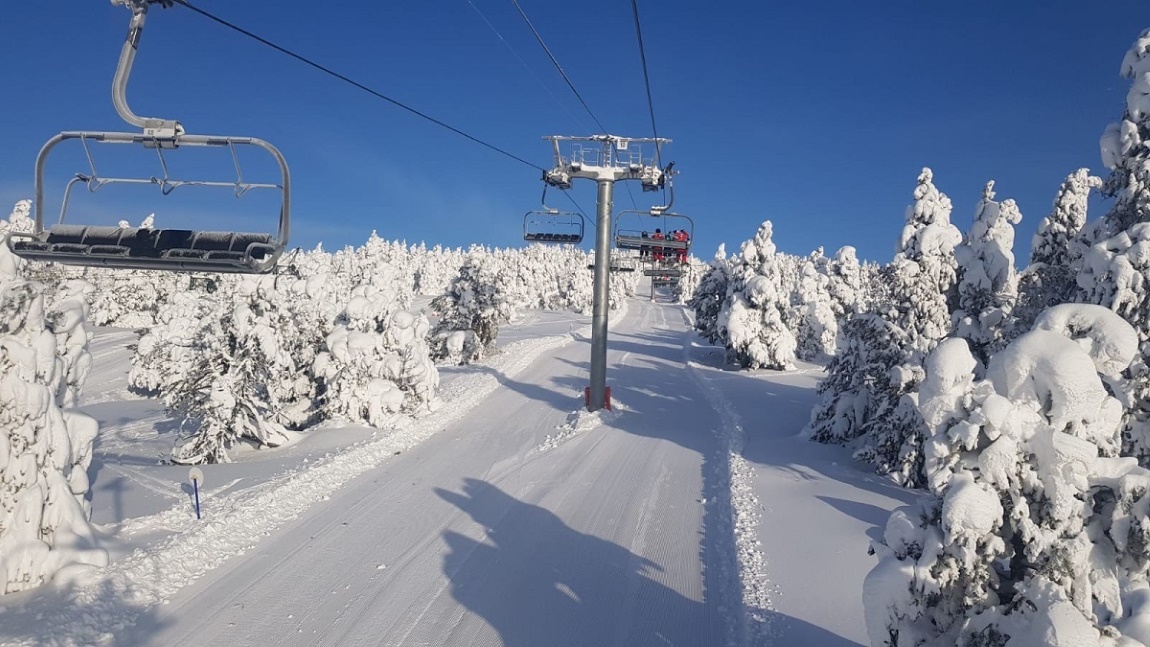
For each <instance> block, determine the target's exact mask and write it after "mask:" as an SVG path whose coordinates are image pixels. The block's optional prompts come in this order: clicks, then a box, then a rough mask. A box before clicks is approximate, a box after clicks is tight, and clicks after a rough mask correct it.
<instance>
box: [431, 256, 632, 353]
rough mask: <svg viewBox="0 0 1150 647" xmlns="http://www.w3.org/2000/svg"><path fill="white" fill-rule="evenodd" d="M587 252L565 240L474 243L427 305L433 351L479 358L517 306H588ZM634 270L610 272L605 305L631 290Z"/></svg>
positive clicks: (577, 308)
mask: <svg viewBox="0 0 1150 647" xmlns="http://www.w3.org/2000/svg"><path fill="white" fill-rule="evenodd" d="M594 262H595V256H594V254H588V253H586V252H584V251H582V250H580V249H578V248H575V247H570V246H562V247H546V246H543V245H531V246H529V247H527V248H525V249H521V250H495V251H494V252H491V251H488V250H485V249H483V248H478V247H473V248H472V249H471V252H470V253H469V254H468V256H467V257H466V259H465V260H464V262H463V264H462V265H461V266H460V268H459V270H458V272H457V274H456V276H455V278H453V279H452V280H451V282H450V284H449V285H448V287H447V290H446V291H445V292H444V294H442V295H440V296H438V297H436V299H435V300H434V301H432V303H431V308H432V310H433V311H435V312H436V313H437V314H438V316H439V321H438V322H437V323H436V325H435V327H434V328H433V330H432V331H431V337H430V343H431V347H432V357H434V358H435V359H436V360H440V361H445V362H448V363H455V364H466V363H470V362H473V361H477V360H479V359H482V358H483V356H484V355H485V354H487V353H488V352H489V351H490V350H491V349H492V347H493V344H494V342H495V337H496V336H497V335H498V334H499V326H500V325H501V324H503V323H506V322H508V321H510V320H511V318H512V317H513V316H514V314H515V312H516V311H517V310H519V309H522V308H532V309H541V310H574V311H576V312H590V311H591V307H592V297H593V284H592V272H591V270H590V269H588V266H589V265H593V264H594ZM637 282H638V277H637V276H636V275H635V274H634V273H621V274H613V275H612V276H611V282H610V286H611V292H610V295H609V300H610V304H609V305H610V307H611V308H616V307H618V306H619V305H620V304H621V303H622V299H623V298H625V297H626V296H628V295H633V294H634V293H635V285H636V283H637Z"/></svg>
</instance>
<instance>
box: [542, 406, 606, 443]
mask: <svg viewBox="0 0 1150 647" xmlns="http://www.w3.org/2000/svg"><path fill="white" fill-rule="evenodd" d="M613 409H614V410H613V411H608V410H607V409H600V410H598V411H594V412H591V411H587V410H586V409H577V410H575V411H572V412H571V413H569V414H567V420H566V421H565V422H564V423H563V424H562V425H559V427H558V429H559V432H558V433H555V434H551V435H550V436H547V438H545V439H544V440H543V442H542V443H540V445H539V450H540V451H549V450H552V449H555V448H556V447H558V446H560V445H562V444H563V443H565V442H567V441H568V440H571V439H572V438H574V437H575V436H578V435H579V434H581V433H584V432H587V431H591V430H592V429H597V428H599V427H604V426H606V425H609V424H611V423H612V422H614V421H615V420H616V419H617V418H618V417H619V416H620V414H621V412H620V411H619V409H618V408H617V407H615V406H613Z"/></svg>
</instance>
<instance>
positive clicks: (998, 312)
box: [953, 180, 1022, 363]
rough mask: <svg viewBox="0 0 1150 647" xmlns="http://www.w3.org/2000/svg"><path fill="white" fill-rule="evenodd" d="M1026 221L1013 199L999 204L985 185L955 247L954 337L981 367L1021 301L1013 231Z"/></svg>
mask: <svg viewBox="0 0 1150 647" xmlns="http://www.w3.org/2000/svg"><path fill="white" fill-rule="evenodd" d="M1021 220H1022V214H1021V213H1020V212H1019V211H1018V205H1016V204H1015V202H1014V200H1006V201H1005V202H1001V203H999V202H996V201H995V200H994V181H993V180H992V181H990V182H987V183H986V187H985V188H984V189H983V191H982V200H980V201H979V203H978V207H977V208H976V209H975V213H974V222H973V224H972V225H971V228H970V233H969V234H967V236H966V240H965V241H964V242H963V243H962V244H961V245H959V246H958V247H957V248H956V249H955V257H956V259H957V261H958V264H959V275H960V276H961V277H962V278H961V279H960V280H959V283H958V309H957V310H955V311H954V314H953V319H954V329H955V334H956V335H958V336H959V337H962V338H963V339H966V340H967V341H968V342H970V348H971V351H972V352H973V353H974V356H975V357H976V358H977V359H978V360H979V362H980V363H985V362H986V360H987V359H988V358H989V357H990V354H991V353H992V352H994V351H996V350H998V348H999V347H1000V345H1001V344H1002V340H1003V338H1004V337H1005V333H1006V329H1007V327H1008V324H1009V322H1010V313H1011V311H1012V309H1013V308H1014V304H1015V301H1016V300H1017V298H1018V276H1017V272H1016V271H1015V269H1014V227H1013V225H1017V224H1018V223H1019V222H1021Z"/></svg>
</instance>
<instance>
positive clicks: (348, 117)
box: [0, 0, 1150, 262]
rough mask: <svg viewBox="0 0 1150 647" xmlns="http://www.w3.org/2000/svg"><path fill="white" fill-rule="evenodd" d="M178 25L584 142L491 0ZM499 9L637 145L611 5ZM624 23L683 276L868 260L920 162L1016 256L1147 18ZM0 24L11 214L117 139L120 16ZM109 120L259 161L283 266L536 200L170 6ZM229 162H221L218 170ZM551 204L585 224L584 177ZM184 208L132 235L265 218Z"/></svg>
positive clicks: (888, 249)
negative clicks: (734, 257)
mask: <svg viewBox="0 0 1150 647" xmlns="http://www.w3.org/2000/svg"><path fill="white" fill-rule="evenodd" d="M194 4H196V5H197V6H199V7H201V8H202V9H205V10H207V11H209V12H212V13H215V14H217V15H219V16H220V17H222V18H225V19H228V20H231V21H233V22H235V23H237V24H239V25H241V26H243V27H246V28H248V29H250V30H252V31H254V32H256V33H258V34H260V35H262V36H264V37H266V38H268V39H270V40H273V41H276V42H278V43H279V44H281V45H283V46H285V47H288V48H290V49H294V50H296V51H297V52H299V53H300V54H302V55H305V56H308V57H310V58H313V59H315V60H316V61H318V62H320V63H322V64H324V65H327V66H329V67H332V68H334V69H335V70H337V71H339V72H342V73H344V74H346V75H348V76H350V77H352V78H353V79H356V80H357V81H359V82H361V83H363V84H365V85H368V86H370V87H373V88H375V89H376V90H378V91H380V92H382V93H384V94H387V95H389V96H391V97H393V98H395V99H397V100H399V101H402V102H405V103H407V104H408V105H410V106H412V107H414V108H416V109H418V110H420V111H423V112H425V113H427V114H430V115H432V116H434V117H436V118H438V119H440V120H442V121H445V122H447V123H449V124H451V125H453V126H455V127H456V128H459V129H461V130H464V131H466V132H468V133H470V134H472V135H474V136H476V137H478V138H480V139H483V140H486V141H488V142H491V143H492V144H495V145H496V146H499V147H501V148H503V149H505V150H507V151H509V152H511V153H514V154H515V155H517V156H519V157H522V158H525V159H527V160H529V161H531V162H533V163H535V164H538V165H539V166H543V167H547V166H550V165H551V163H552V159H551V152H550V148H549V144H548V143H547V142H545V141H544V140H543V139H542V137H543V136H544V135H550V134H564V135H589V134H593V133H594V132H596V131H597V130H598V129H597V128H596V127H595V125H594V122H593V121H592V119H591V117H590V116H588V115H587V113H586V112H585V111H584V110H583V108H582V107H581V106H580V105H579V103H578V100H577V99H576V98H575V96H574V95H573V94H572V93H571V91H570V90H569V89H568V88H567V87H566V85H565V84H564V82H563V81H562V79H561V78H560V77H559V75H558V73H557V72H556V71H555V69H554V68H553V67H552V65H551V63H550V61H549V60H548V59H547V58H546V56H545V54H544V53H543V51H542V50H541V49H540V47H539V45H538V44H537V43H536V42H535V40H534V37H533V36H532V34H531V33H530V31H529V30H528V28H527V26H526V25H525V24H524V22H523V20H522V18H520V16H519V14H518V12H517V11H516V9H515V7H514V6H513V4H512V3H511V2H510V1H509V0H508V1H504V0H499V1H495V0H471V2H468V0H441V1H439V2H408V3H399V2H370V3H369V2H356V1H351V2H339V3H316V2H301V1H298V0H281V1H279V2H276V3H272V4H269V3H265V2H224V1H222V0H198V1H197V2H194ZM521 6H522V7H523V9H524V10H525V11H526V12H527V14H528V16H530V18H531V19H532V21H533V23H534V24H535V26H536V28H537V29H538V30H539V31H540V33H541V34H542V36H543V37H544V39H545V40H546V42H547V45H548V46H549V47H550V49H551V50H552V52H553V53H554V54H555V55H556V57H557V58H558V59H559V62H560V63H561V64H562V65H563V68H564V69H565V70H566V71H567V73H568V75H569V76H570V77H571V79H572V80H573V82H574V84H575V86H576V88H578V90H579V92H580V93H581V94H582V96H583V98H584V99H585V100H586V101H587V103H588V104H589V105H590V107H591V109H592V110H593V111H594V113H595V116H596V117H598V119H599V120H600V121H601V122H602V123H603V124H604V125H605V126H606V127H607V129H609V131H610V132H612V133H614V134H620V135H625V136H633V137H649V136H651V125H650V120H649V116H648V111H647V103H646V94H645V90H644V86H643V76H642V68H641V66H640V62H639V55H638V47H637V44H636V39H635V29H634V23H633V22H632V15H631V5H630V3H629V2H625V1H623V0H615V1H612V2H606V1H603V0H587V1H585V2H581V3H574V4H573V3H557V2H550V1H546V2H545V1H543V0H521ZM273 8H274V10H273ZM477 9H478V11H477ZM639 9H640V15H641V18H642V21H643V36H644V41H645V45H646V48H647V59H648V63H649V66H650V75H651V89H652V93H653V98H654V110H655V117H656V120H657V125H658V128H659V135H660V136H662V137H669V138H671V139H672V140H673V143H672V144H670V145H669V146H668V147H667V148H666V149H665V152H664V155H665V159H670V160H674V161H675V162H676V169H678V170H679V171H680V172H681V174H680V175H678V176H677V177H676V189H677V191H676V203H675V208H676V210H677V211H682V212H683V213H686V214H689V215H691V216H692V217H693V218H694V220H695V223H696V231H695V242H696V244H697V247H696V249H695V252H696V254H698V255H699V256H702V257H704V258H709V257H710V256H711V255H712V254H713V252H714V249H715V247H716V246H717V245H718V244H719V243H720V242H726V243H727V245H728V248H729V249H731V250H734V249H737V246H738V244H739V243H740V242H742V241H743V240H746V239H747V238H749V237H750V236H751V235H753V233H754V232H755V230H756V228H757V227H758V224H759V223H760V222H762V221H763V220H765V219H770V220H772V221H773V222H774V224H775V242H776V243H777V245H778V247H779V249H780V250H782V251H786V252H791V253H796V254H806V253H807V252H809V251H810V250H812V249H814V248H815V247H817V246H820V245H821V246H823V247H824V248H826V250H827V252H828V253H833V251H834V250H835V249H837V248H838V247H840V246H842V245H848V244H849V245H854V246H855V247H857V248H858V250H859V254H860V256H862V257H863V258H866V259H870V260H877V261H882V262H885V261H888V260H890V258H891V256H892V254H893V247H894V243H895V241H896V240H897V238H898V234H899V231H900V229H901V227H902V223H903V214H904V209H905V207H906V205H907V204H908V203H909V202H910V200H911V197H912V192H913V189H914V186H915V178H916V177H917V175H918V173H919V171H920V170H921V169H922V167H923V166H930V167H931V168H932V169H933V170H934V172H935V179H936V183H937V184H938V186H939V188H940V189H941V190H942V191H943V192H944V193H946V194H947V195H949V196H950V197H951V199H952V200H953V202H954V206H955V211H954V215H953V218H952V219H953V221H954V222H955V224H957V225H958V226H959V227H960V228H961V229H963V230H965V229H966V228H967V227H968V225H969V223H970V219H971V214H972V213H973V210H974V205H975V203H976V202H977V200H978V198H979V196H980V194H981V189H982V186H983V184H984V183H985V182H986V181H987V180H990V179H993V180H996V190H997V192H998V198H999V199H1005V198H1014V199H1016V200H1017V201H1018V203H1019V206H1020V207H1021V209H1022V213H1023V218H1024V219H1023V222H1022V224H1021V225H1019V226H1018V228H1017V231H1018V237H1017V238H1018V243H1017V245H1016V254H1018V255H1019V256H1020V257H1023V258H1024V257H1025V255H1026V254H1027V253H1028V250H1029V244H1030V237H1031V235H1032V234H1033V232H1034V230H1035V227H1036V226H1037V224H1038V222H1039V221H1040V220H1041V219H1042V217H1043V216H1045V215H1046V213H1047V212H1048V211H1049V209H1050V204H1051V200H1052V199H1053V197H1054V195H1055V192H1056V190H1057V188H1058V185H1059V183H1060V182H1061V180H1062V179H1063V178H1064V177H1065V176H1066V175H1067V174H1068V173H1070V172H1072V171H1073V170H1075V169H1076V168H1079V167H1082V166H1086V167H1089V168H1091V169H1093V170H1094V171H1095V172H1096V173H1104V169H1102V168H1101V162H1100V158H1099V154H1098V138H1099V136H1100V135H1101V134H1102V131H1103V129H1104V128H1105V126H1106V124H1107V123H1109V122H1111V121H1115V120H1117V119H1118V118H1119V117H1120V116H1121V111H1122V106H1123V101H1124V98H1125V95H1126V92H1127V90H1128V88H1129V82H1128V81H1127V80H1125V79H1122V78H1121V77H1120V76H1119V75H1118V71H1119V64H1120V62H1121V60H1122V57H1123V55H1124V54H1125V52H1126V50H1127V49H1128V48H1129V47H1130V45H1131V44H1132V43H1133V41H1134V39H1135V38H1136V37H1137V36H1138V34H1139V33H1140V32H1141V31H1142V29H1144V28H1146V27H1150V5H1147V4H1146V3H1145V2H1144V0H1142V1H1134V0H1112V1H1110V2H1106V3H1082V2H1066V1H1063V0H1056V1H1053V2H1043V3H1036V2H1035V3H996V2H981V1H980V2H962V3H957V2H956V3H911V2H901V1H900V2H881V3H880V2H857V1H851V2H815V3H812V2H804V3H785V4H784V3H763V2H757V1H755V2H750V1H748V2H743V1H737V2H729V3H706V2H697V1H686V0H661V1H660V2H651V1H650V0H640V2H639ZM480 12H482V14H483V16H485V17H486V19H487V20H488V21H490V23H491V24H492V25H494V27H495V28H496V29H497V30H498V31H499V33H500V34H501V35H502V37H503V38H504V39H505V41H501V40H500V38H499V37H498V36H496V34H495V33H494V32H493V31H492V29H491V28H489V27H488V25H487V24H486V23H485V22H484V18H483V17H481V15H480ZM5 17H6V24H8V25H9V26H10V27H9V29H8V30H6V32H7V33H6V35H5V38H4V39H3V40H0V83H2V84H3V87H5V88H6V89H7V90H8V92H7V93H6V95H7V96H6V100H5V101H3V102H2V103H0V135H2V136H3V141H4V146H3V148H2V149H0V150H2V152H0V201H2V202H0V204H3V205H5V206H4V211H5V212H6V211H7V205H10V204H11V203H13V202H14V201H15V200H17V199H20V198H25V197H31V194H32V168H33V160H34V158H35V155H36V153H37V151H38V150H39V148H40V146H41V145H42V144H43V142H44V141H45V140H47V139H48V138H49V137H50V136H52V135H53V134H55V133H56V132H58V131H60V130H77V129H96V130H124V129H126V128H127V126H126V124H124V123H123V122H122V121H120V120H119V118H118V116H117V115H116V113H115V112H114V110H113V108H112V105H111V101H110V98H109V93H110V83H111V78H112V73H113V71H114V68H115V62H116V57H117V55H118V52H119V47H120V44H121V43H122V39H123V35H124V33H125V30H126V27H127V21H128V17H129V13H128V11H127V10H126V9H124V8H122V7H115V6H112V5H111V4H110V3H108V2H107V1H105V0H85V1H83V2H70V3H68V7H67V8H66V10H63V11H62V10H61V7H60V6H59V5H57V4H53V3H43V2H34V3H32V2H16V3H10V6H8V7H6V10H5ZM505 43H506V44H505ZM508 46H510V47H508ZM520 59H522V62H521V61H520ZM524 63H526V65H524ZM129 99H130V102H131V105H132V107H133V108H134V109H135V111H136V112H137V113H139V114H145V115H149V116H163V117H174V118H178V119H180V120H181V121H182V122H183V124H184V125H185V127H186V129H187V131H188V132H193V133H203V134H228V135H241V136H255V137H262V138H264V139H267V140H269V141H271V142H273V143H274V144H276V145H277V146H278V147H279V148H280V149H281V150H282V151H283V153H284V154H285V156H286V157H287V159H288V161H289V163H290V165H291V167H292V172H293V181H294V183H295V191H294V195H293V199H294V207H295V208H294V212H295V213H294V217H293V238H292V244H293V245H303V246H305V247H312V246H314V245H315V244H316V243H317V242H319V241H321V240H322V241H323V242H324V244H325V246H326V247H328V248H329V249H331V248H335V247H340V246H343V245H346V244H352V245H358V244H361V243H362V242H363V241H364V240H366V238H367V236H368V234H369V233H370V231H371V230H372V229H376V230H378V231H379V233H380V235H381V236H383V237H384V238H387V239H404V240H407V241H409V242H415V241H420V240H424V241H427V242H428V243H429V244H432V243H442V244H445V245H450V246H459V245H467V244H469V243H471V242H477V243H482V244H486V245H496V246H519V245H521V244H522V241H521V240H520V232H521V227H522V218H523V214H524V212H526V211H528V210H530V209H534V208H536V207H537V206H538V205H539V195H540V191H541V188H542V185H541V182H540V181H539V173H538V171H536V170H535V169H532V168H531V167H529V166H526V165H523V164H521V163H520V162H516V161H514V160H511V159H508V158H506V157H503V156H501V155H499V154H496V153H494V152H492V151H490V150H488V149H486V148H483V147H481V146H478V145H476V144H474V143H472V142H470V141H468V140H466V139H463V138H462V137H459V136H458V135H455V134H453V133H451V132H449V131H446V130H443V129H442V128H440V127H439V126H436V125H434V124H431V123H429V122H426V121H424V120H422V119H419V118H418V117H416V116H414V115H411V114H410V113H407V112H405V111H402V110H400V109H398V108H396V107H394V106H392V105H390V104H388V103H385V102H383V101H380V100H379V99H376V98H374V97H372V96H370V95H368V94H366V93H364V92H362V91H361V90H357V89H355V88H353V87H351V86H349V85H346V84H344V83H342V82H340V81H337V80H335V79H333V78H331V77H328V76H326V75H323V74H322V73H320V72H318V71H316V70H314V69H311V68H308V67H306V66H304V65H303V64H301V63H299V62H298V61H295V60H293V59H290V58H288V57H286V56H284V55H283V54H280V53H278V52H275V51H273V50H271V49H269V48H267V47H265V46H263V45H260V44H259V43H257V42H255V41H253V40H250V39H248V38H245V37H243V36H241V35H239V34H237V33H235V32H232V31H229V30H227V29H225V28H223V27H221V26H219V25H217V24H214V23H212V22H210V21H208V20H207V19H205V18H203V17H201V16H198V15H196V14H194V13H192V12H191V11H189V10H187V9H186V8H182V7H175V8H172V9H167V10H161V9H159V8H154V9H153V10H152V11H151V13H150V15H149V22H148V28H147V30H146V31H145V34H144V39H143V42H142V45H141V49H140V55H139V59H138V63H137V67H136V70H135V73H134V76H133V78H132V84H131V86H130V87H129ZM127 152H128V151H114V152H113V153H112V154H110V156H109V157H108V160H109V161H108V162H106V163H108V164H112V163H115V162H117V161H118V157H117V156H118V155H126V154H127ZM145 154H146V153H143V152H141V155H145ZM75 156H76V151H71V152H64V153H62V154H61V159H62V161H61V164H62V165H61V166H59V169H57V167H55V166H54V167H51V169H52V172H53V173H55V174H58V173H63V172H65V171H67V172H69V173H71V172H74V170H75V171H82V170H84V168H83V167H82V166H80V167H77V168H75V169H71V168H67V169H65V168H64V166H63V165H66V164H67V163H70V162H72V161H77V160H76V158H75ZM146 159H147V161H148V162H149V163H150V162H151V158H150V157H149V158H146ZM229 164H230V160H229V159H228V158H227V157H222V158H220V160H219V168H221V169H222V173H223V175H224V176H226V175H227V173H228V172H230V170H229V166H228V165H229ZM262 170H264V169H263V167H262V166H261V165H260V164H258V163H253V164H252V166H251V167H249V173H257V174H258V173H259V172H261V171H262ZM102 171H103V168H102ZM103 172H108V171H103ZM266 177H267V176H263V177H262V178H261V177H253V176H251V175H249V179H252V180H259V179H266ZM177 193H179V192H177ZM571 193H572V195H573V197H574V198H575V199H576V200H577V201H578V202H579V204H580V205H582V206H583V208H584V209H585V210H587V211H588V213H593V209H594V201H595V187H594V184H593V183H592V182H590V181H583V182H582V183H577V184H576V187H575V189H573V190H572V192H571ZM631 194H633V195H634V199H635V201H636V203H637V204H638V205H639V206H640V208H645V207H646V206H648V205H649V204H650V200H649V199H648V197H649V196H645V195H643V194H642V193H641V192H640V191H639V187H638V186H637V185H636V186H633V187H632V188H631V192H630V193H629V192H628V190H627V189H626V187H624V186H619V187H617V190H616V200H615V206H616V209H626V208H632V202H631ZM93 197H99V196H93ZM148 197H150V198H156V199H159V196H158V195H157V196H153V195H151V194H149V195H148ZM181 197H183V196H181V195H175V196H168V197H166V198H163V201H162V202H157V203H156V206H155V207H154V208H146V210H145V211H144V212H143V213H142V214H138V215H139V217H142V215H145V214H146V212H147V211H156V212H157V218H158V221H159V224H161V225H164V224H166V225H170V226H194V223H190V222H187V221H186V219H189V218H195V219H198V220H200V221H202V222H203V223H204V224H202V225H201V226H207V225H211V224H212V221H213V220H219V219H222V220H224V221H226V222H228V223H229V224H227V225H225V226H230V227H235V228H237V229H249V230H250V229H258V228H260V227H261V226H270V224H271V222H272V220H274V214H273V213H269V212H268V211H267V210H266V208H265V210H264V212H263V213H256V212H251V213H249V212H247V211H242V210H241V211H237V212H235V213H232V212H229V213H228V214H227V215H226V216H218V217H217V215H215V214H213V213H210V212H209V211H207V210H206V209H205V208H204V207H190V206H187V205H186V204H184V205H181V204H180V203H177V202H175V201H174V198H181ZM266 202H267V201H266V200H265V201H264V203H265V204H264V205H261V206H264V207H266ZM549 202H552V203H554V205H555V206H565V205H569V204H570V203H569V202H567V201H566V200H563V199H562V198H561V197H559V196H555V197H554V199H549ZM91 204H92V205H93V206H90V207H89V206H87V203H85V205H84V206H81V210H83V209H90V211H88V212H87V213H90V214H92V215H93V216H94V217H96V218H98V219H107V218H111V217H112V215H111V214H112V212H114V211H115V209H114V208H113V209H111V210H109V208H108V207H106V206H99V205H97V204H96V203H91ZM1105 206H1106V205H1105V204H1101V203H1099V204H1096V205H1095V211H1094V212H1092V218H1093V217H1097V216H1098V215H1100V214H1101V213H1102V209H1104V208H1105ZM52 208H54V206H53V207H52ZM77 214H79V212H77ZM76 217H77V218H79V217H81V216H80V215H77V216H76ZM128 217H129V219H132V220H138V219H139V217H137V214H129V215H128ZM181 219H184V220H181ZM589 243H590V237H589V238H588V244H589Z"/></svg>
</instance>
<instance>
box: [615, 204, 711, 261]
mask: <svg viewBox="0 0 1150 647" xmlns="http://www.w3.org/2000/svg"><path fill="white" fill-rule="evenodd" d="M646 218H661V219H662V221H661V224H660V225H659V226H658V227H655V226H653V225H652V226H648V227H645V228H640V227H638V226H637V223H636V220H638V221H639V222H642V221H643V220H644V219H646ZM668 219H671V220H672V222H675V223H680V222H682V223H685V225H686V226H685V227H683V226H678V225H676V226H675V227H669V226H668V224H667V220H668ZM655 229H662V230H663V231H673V230H675V229H686V230H687V240H686V241H682V240H668V239H663V240H657V239H653V238H650V237H649V236H650V235H651V234H652V233H653V232H654V230H655ZM643 232H647V235H648V238H643ZM694 237H695V222H694V221H693V220H691V218H690V217H688V216H685V215H683V214H680V213H672V212H670V211H664V210H662V209H661V208H659V207H655V208H653V209H650V210H648V211H638V210H633V209H628V210H625V211H620V212H619V215H618V216H616V221H615V248H616V249H632V250H639V251H640V253H642V252H645V251H649V250H652V249H654V248H661V249H662V250H663V251H665V252H671V253H674V252H675V251H677V250H687V251H689V250H690V249H691V241H692V240H693V239H694Z"/></svg>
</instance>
